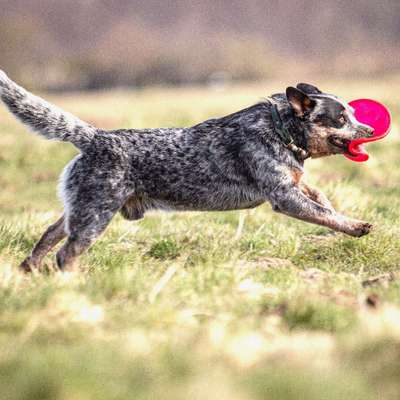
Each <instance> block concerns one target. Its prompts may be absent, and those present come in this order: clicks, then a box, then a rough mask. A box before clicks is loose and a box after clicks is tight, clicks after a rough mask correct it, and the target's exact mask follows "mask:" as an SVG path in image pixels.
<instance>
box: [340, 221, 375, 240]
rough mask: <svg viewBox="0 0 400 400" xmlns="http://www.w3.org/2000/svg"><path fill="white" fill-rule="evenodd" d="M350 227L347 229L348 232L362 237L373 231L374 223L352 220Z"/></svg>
mask: <svg viewBox="0 0 400 400" xmlns="http://www.w3.org/2000/svg"><path fill="white" fill-rule="evenodd" d="M349 228H350V229H348V230H347V231H346V233H347V234H349V235H351V236H354V237H361V236H365V235H368V233H370V232H371V230H372V228H373V225H372V224H370V223H368V222H364V221H352V222H351V224H350V227H349Z"/></svg>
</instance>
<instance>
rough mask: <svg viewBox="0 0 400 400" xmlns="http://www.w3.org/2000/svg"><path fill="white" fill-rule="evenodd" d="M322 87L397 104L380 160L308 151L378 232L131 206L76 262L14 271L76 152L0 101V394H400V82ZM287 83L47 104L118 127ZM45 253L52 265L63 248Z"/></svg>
mask: <svg viewBox="0 0 400 400" xmlns="http://www.w3.org/2000/svg"><path fill="white" fill-rule="evenodd" d="M321 86H322V87H324V88H328V89H329V90H330V91H332V92H335V93H337V94H340V95H341V96H343V97H345V98H346V99H348V100H350V99H353V98H357V97H361V96H365V97H374V98H377V99H380V100H382V101H385V102H386V103H388V104H389V105H390V106H391V109H392V112H393V117H394V127H393V132H392V134H391V136H390V137H389V138H388V139H387V140H386V141H385V142H383V143H379V144H373V145H371V146H370V147H369V150H370V154H371V160H370V162H368V163H367V164H362V165H361V164H355V163H351V162H350V161H348V160H346V159H345V158H344V157H334V158H331V159H324V160H316V161H310V162H308V163H307V169H308V181H309V182H310V183H312V184H314V185H317V186H318V187H320V188H321V189H323V190H324V191H325V192H326V193H327V194H328V196H329V198H331V199H332V202H333V203H334V205H335V206H336V207H337V208H338V209H339V210H341V211H342V212H343V213H345V214H347V215H349V216H353V217H357V218H362V219H366V220H368V221H371V222H373V223H374V224H375V230H374V231H373V233H371V234H370V235H368V236H366V237H364V238H361V239H353V238H350V237H346V236H344V235H340V234H332V232H330V231H329V230H327V229H325V228H321V227H318V226H313V225H308V224H305V223H302V222H299V221H295V220H293V219H289V218H286V217H283V216H280V215H277V214H274V213H272V212H271V209H270V207H269V206H268V205H263V206H261V207H259V208H257V209H255V210H251V211H241V212H226V213H152V214H149V215H148V216H146V218H145V219H144V220H141V221H139V222H134V223H130V222H127V221H125V220H123V219H122V218H121V217H119V216H118V217H116V218H115V220H114V221H113V222H112V224H111V226H110V227H109V229H108V230H107V232H106V233H105V234H104V235H103V236H102V238H101V239H100V240H99V241H98V242H97V243H96V244H95V245H94V246H93V247H92V248H91V249H90V250H89V252H88V253H87V254H85V255H84V256H82V258H81V260H80V269H79V272H75V273H66V274H59V273H54V272H48V273H43V274H33V275H32V276H24V275H22V274H20V273H19V272H18V271H17V269H16V267H17V265H18V263H19V262H20V261H21V260H22V259H23V258H24V256H25V255H26V254H27V253H28V252H29V250H30V249H31V248H32V246H33V244H34V243H35V241H36V240H37V239H38V237H39V235H40V234H41V233H42V231H43V230H44V229H45V227H46V226H47V225H49V224H50V223H52V222H54V221H55V220H56V218H57V216H58V215H59V214H60V212H61V206H60V204H59V202H58V200H57V197H56V184H57V179H58V175H59V174H60V172H61V170H62V168H63V166H64V165H65V164H66V163H67V162H68V160H70V159H71V158H72V157H73V155H74V154H76V151H75V149H74V148H73V147H72V146H70V145H68V144H57V143H50V142H46V141H44V140H42V139H40V138H38V137H35V136H33V135H31V134H29V133H27V132H26V131H25V130H24V128H22V127H21V126H20V125H19V124H18V123H16V122H15V121H14V120H13V119H12V118H11V117H10V116H9V115H8V114H7V112H6V111H5V110H4V108H1V110H0V132H1V135H0V171H1V172H0V184H1V191H0V211H1V215H0V393H1V399H5V400H17V399H18V400H19V399H29V400H36V399H37V400H44V399H62V400H86V399H96V400H99V399H100V400H102V399H107V400H108V399H115V400H119V399H121V400H122V399H123V400H126V399H138V400H140V399H146V400H147V399H167V400H169V399H174V400H175V399H178V400H179V399H182V400H183V399H184V400H187V399H211V400H213V399H218V400H225V399H226V400H252V399H268V400H275V399H276V400H291V399H296V400H298V399H307V400H314V399H315V400H321V399H326V400H331V399H332V400H342V399H350V398H351V399H364V400H368V399H371V400H372V399H385V400H386V399H387V400H391V399H393V400H397V399H398V398H399V396H400V373H399V371H400V369H399V364H400V350H399V349H400V275H399V273H398V272H399V256H400V240H399V238H400V225H399V215H400V214H399V209H400V196H399V195H400V185H399V183H400V168H399V167H398V165H399V157H400V142H399V140H398V139H399V134H398V127H399V123H400V109H399V105H398V104H399V100H400V99H399V96H398V93H399V92H400V79H398V78H395V77H394V78H390V79H388V80H387V81H381V82H380V81H377V82H372V83H371V82H357V83H344V82H326V83H325V84H322V85H321ZM282 87H283V85H282V84H281V83H276V84H273V85H272V84H270V85H265V86H264V87H261V86H260V85H259V86H257V87H256V86H246V87H233V88H230V89H229V90H225V91H220V92H213V91H207V90H206V89H196V88H188V89H181V90H178V89H151V90H150V89H149V90H144V91H138V92H106V93H97V94H93V95H89V94H76V95H68V96H59V97H54V98H53V99H52V100H54V101H55V102H56V103H57V104H59V105H61V106H63V107H65V108H67V109H68V110H70V111H72V112H75V113H77V114H78V115H80V116H81V117H83V118H85V119H88V120H90V121H93V122H95V123H97V124H98V125H101V126H104V127H107V128H111V127H121V126H136V127H148V126H169V125H180V124H192V123H195V122H198V121H200V120H202V119H205V118H208V117H215V116H218V115H223V114H225V113H229V112H232V111H235V110H237V109H239V108H240V107H244V106H246V105H248V104H251V103H253V102H256V101H258V100H259V99H260V98H262V97H263V96H265V95H266V94H268V93H272V92H275V91H277V90H278V89H280V88H282ZM240 219H244V223H243V229H242V230H240V229H238V226H239V220H240ZM45 263H46V264H47V265H48V266H49V267H50V268H49V270H50V271H51V270H52V268H53V267H54V259H53V257H48V258H46V261H45ZM376 275H382V278H381V279H380V280H378V281H377V282H375V283H373V284H371V285H368V284H364V285H363V282H364V281H366V280H367V279H369V278H371V277H374V276H376ZM372 295H373V296H375V298H377V299H378V301H377V303H376V306H375V307H372V306H368V302H367V298H368V296H372ZM370 303H371V302H370Z"/></svg>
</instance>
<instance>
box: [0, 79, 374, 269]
mask: <svg viewBox="0 0 400 400" xmlns="http://www.w3.org/2000/svg"><path fill="white" fill-rule="evenodd" d="M0 96H1V99H2V100H3V102H4V103H5V104H6V105H7V106H8V108H9V110H10V111H11V112H12V113H13V114H14V115H16V116H17V117H18V118H19V119H20V120H21V121H22V122H23V123H25V124H26V125H28V126H29V127H30V128H31V129H33V130H34V131H36V132H39V133H40V134H41V135H42V136H44V137H45V138H47V139H55V140H61V141H66V142H70V143H73V144H74V145H75V146H76V147H77V148H78V149H79V150H80V151H81V154H80V155H78V156H77V157H75V158H74V159H73V160H72V161H71V162H70V163H69V164H68V165H67V166H66V168H65V169H64V172H63V174H62V178H61V184H60V194H61V198H62V200H63V203H64V207H65V211H64V215H63V216H62V217H61V218H60V219H59V220H58V221H57V222H56V223H55V224H54V225H51V226H50V227H49V228H48V229H47V231H46V232H45V233H44V235H43V236H42V238H41V239H40V240H39V242H38V243H37V244H36V246H35V248H34V249H33V251H32V254H31V255H30V256H29V257H27V258H26V260H25V261H24V262H23V263H22V264H21V268H23V269H24V270H26V271H31V270H32V269H33V268H37V267H39V265H40V263H41V261H42V259H43V257H44V256H45V255H46V254H47V253H48V252H49V251H50V250H51V249H52V248H53V247H54V246H55V245H56V244H57V243H58V242H60V241H61V240H62V239H64V238H65V237H67V240H66V242H65V244H64V245H63V246H62V248H61V249H60V250H59V251H58V253H57V264H58V267H59V268H60V269H65V268H67V267H70V266H71V265H73V261H74V260H75V259H76V258H77V256H79V255H80V254H81V253H82V252H83V251H84V250H86V249H87V248H88V247H89V246H90V245H91V244H92V243H93V242H94V241H95V240H96V238H97V237H98V236H99V235H100V234H101V233H102V232H103V231H104V230H105V228H106V227H107V225H108V224H109V223H110V221H111V219H112V218H113V216H114V215H115V214H116V213H117V212H121V214H122V215H123V216H124V217H125V218H127V219H129V220H137V219H140V218H142V217H143V216H144V214H145V212H146V211H147V210H152V209H168V210H202V211H209V210H215V211H218V210H221V211H222V210H233V209H246V208H253V207H256V206H258V205H260V204H262V203H264V202H266V201H269V202H270V203H271V205H272V207H273V209H274V210H275V211H278V212H280V213H283V214H286V215H289V216H291V217H294V218H298V219H301V220H303V221H307V222H311V223H314V224H319V225H323V226H327V227H329V228H331V229H333V230H335V231H339V232H344V233H346V234H348V235H352V236H357V237H359V236H362V235H365V234H367V233H368V232H369V231H370V229H371V225H370V224H368V223H366V222H363V221H359V220H354V219H350V218H347V217H345V216H343V215H340V214H338V213H337V212H336V211H335V210H334V209H333V207H332V205H331V204H330V202H329V201H328V200H327V199H326V197H325V196H324V195H323V194H322V193H320V192H319V191H318V190H316V189H313V188H310V187H309V186H307V184H306V183H304V182H303V181H302V179H301V178H302V175H303V164H304V160H305V159H307V158H316V157H322V156H328V155H331V154H343V153H345V152H346V148H347V145H348V143H349V141H350V140H352V139H355V138H359V137H367V136H370V135H371V128H369V127H367V126H365V125H362V124H360V123H358V122H357V121H356V120H355V118H354V116H353V110H352V109H351V108H350V107H349V106H348V105H347V104H346V103H344V102H342V101H340V100H339V99H338V98H337V97H335V96H332V95H328V94H325V93H322V92H321V91H320V90H318V89H317V88H316V87H314V86H312V85H308V84H299V85H297V88H294V87H289V88H287V89H286V93H285V94H276V95H273V96H271V97H270V98H269V99H267V100H266V101H264V102H261V103H259V104H256V105H254V106H252V107H249V108H247V109H245V110H242V111H239V112H236V113H234V114H232V115H228V116H226V117H223V118H219V119H211V120H209V121H205V122H202V123H200V124H198V125H196V126H193V127H190V128H157V129H142V130H137V129H122V130H115V131H105V130H102V129H98V128H95V127H94V126H92V125H89V124H87V123H85V122H83V121H81V120H80V119H78V118H76V117H74V116H72V115H71V114H69V113H66V112H64V111H62V110H60V109H58V108H57V107H55V106H53V105H50V104H48V103H47V102H45V101H44V100H42V99H40V98H38V97H36V96H34V95H32V94H31V93H28V92H27V91H26V90H24V89H23V88H21V87H20V86H18V85H17V84H15V83H14V82H13V81H12V80H10V79H9V78H8V77H7V76H6V74H5V73H4V72H2V71H0Z"/></svg>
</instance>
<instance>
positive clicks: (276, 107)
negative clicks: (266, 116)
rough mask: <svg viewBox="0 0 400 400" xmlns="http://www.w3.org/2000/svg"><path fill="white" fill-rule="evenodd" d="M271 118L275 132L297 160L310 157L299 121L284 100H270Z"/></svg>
mask: <svg viewBox="0 0 400 400" xmlns="http://www.w3.org/2000/svg"><path fill="white" fill-rule="evenodd" d="M270 104H271V120H272V125H273V128H274V131H275V134H276V135H277V136H278V137H279V138H280V140H281V141H282V143H283V144H284V145H285V146H286V147H287V148H288V149H289V150H291V151H292V152H293V153H294V155H295V156H296V158H297V159H298V160H299V161H304V160H306V159H307V158H309V157H310V154H309V153H308V151H307V140H306V137H305V133H304V128H303V126H302V124H301V122H300V121H299V120H298V118H296V116H295V115H294V113H293V110H292V108H291V107H290V105H289V104H287V103H286V102H281V101H279V102H275V101H270Z"/></svg>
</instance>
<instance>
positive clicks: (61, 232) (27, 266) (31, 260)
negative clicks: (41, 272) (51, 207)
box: [20, 216, 67, 272]
mask: <svg viewBox="0 0 400 400" xmlns="http://www.w3.org/2000/svg"><path fill="white" fill-rule="evenodd" d="M66 236H67V233H66V231H65V218H64V216H62V217H61V218H60V219H59V220H58V221H57V222H56V223H54V224H52V225H50V226H49V227H48V228H47V229H46V232H44V234H43V235H42V237H41V238H40V240H39V241H38V242H37V243H36V245H35V247H34V248H33V250H32V252H31V254H30V255H29V256H28V257H27V258H26V259H25V260H24V261H23V262H22V263H21V264H20V268H21V269H22V270H23V271H25V272H32V270H33V269H35V268H39V267H40V264H41V262H42V260H43V257H44V256H45V255H46V254H47V253H48V252H49V251H50V250H51V249H53V248H54V246H55V245H56V244H57V243H59V242H60V241H61V240H62V239H64V238H65V237H66Z"/></svg>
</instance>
